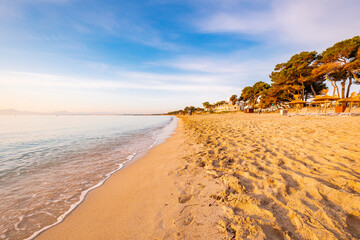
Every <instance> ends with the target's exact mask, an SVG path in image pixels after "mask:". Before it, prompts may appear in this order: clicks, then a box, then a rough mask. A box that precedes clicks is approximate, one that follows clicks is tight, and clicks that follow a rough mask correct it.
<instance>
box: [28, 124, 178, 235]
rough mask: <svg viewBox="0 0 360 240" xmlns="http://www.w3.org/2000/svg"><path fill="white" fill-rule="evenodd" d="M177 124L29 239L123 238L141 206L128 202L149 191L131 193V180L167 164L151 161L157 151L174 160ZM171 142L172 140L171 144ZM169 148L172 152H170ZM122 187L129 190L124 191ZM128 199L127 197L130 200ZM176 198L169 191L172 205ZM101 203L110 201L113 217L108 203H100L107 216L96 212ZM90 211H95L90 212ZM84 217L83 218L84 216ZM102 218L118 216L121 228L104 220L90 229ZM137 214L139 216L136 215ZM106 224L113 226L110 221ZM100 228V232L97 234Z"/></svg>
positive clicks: (132, 224) (101, 212)
mask: <svg viewBox="0 0 360 240" xmlns="http://www.w3.org/2000/svg"><path fill="white" fill-rule="evenodd" d="M174 121H175V120H174ZM180 125H181V123H180V120H178V119H177V126H176V129H175V130H173V131H172V133H171V135H170V136H169V137H167V138H166V139H165V141H162V142H160V144H156V145H155V146H154V147H152V148H150V149H148V150H146V151H144V152H142V153H139V154H138V155H137V156H135V157H134V158H133V159H132V160H129V161H127V162H126V163H124V166H123V167H122V168H121V169H119V170H117V171H116V172H115V173H113V174H111V175H110V176H109V177H108V178H107V179H106V181H104V182H103V183H102V184H101V185H99V186H97V187H95V188H93V189H92V190H91V191H89V192H88V193H87V194H86V196H85V198H84V199H83V201H82V202H81V203H80V204H78V205H77V206H76V207H75V208H74V209H73V210H72V211H71V212H70V213H69V214H68V215H67V216H65V218H64V219H63V220H62V221H61V222H59V223H56V224H55V225H53V226H51V227H49V228H48V229H46V230H44V231H42V232H40V233H38V234H37V235H36V236H32V237H31V238H29V239H101V238H103V237H104V236H108V237H112V238H113V237H115V238H116V236H118V237H121V238H122V239H124V237H125V236H124V235H123V233H124V232H128V233H129V230H126V229H128V228H129V227H131V226H134V225H135V226H136V224H134V223H133V222H132V221H130V220H129V219H131V218H136V217H135V216H136V215H137V214H134V213H135V212H136V211H134V210H135V209H136V208H138V207H141V205H142V204H141V203H140V204H139V205H137V204H135V205H137V206H134V204H132V203H134V202H136V199H135V195H137V196H142V195H144V194H145V195H149V193H148V192H147V191H146V190H149V189H137V190H140V191H137V192H136V194H135V195H132V194H131V193H129V192H131V191H132V190H131V189H134V187H135V188H136V187H137V186H135V185H134V183H131V182H132V181H139V174H141V173H144V172H146V174H150V175H152V177H155V176H154V173H151V171H149V169H151V168H158V167H169V165H168V162H165V165H167V166H161V163H160V162H157V163H156V162H151V161H152V160H154V158H157V157H158V156H159V153H165V154H161V155H163V156H162V158H164V157H165V158H166V156H169V155H172V160H173V161H176V160H177V159H178V158H177V156H176V155H177V154H178V153H177V152H176V149H177V146H178V143H179V141H181V138H180V136H179V135H180V133H179V131H180V130H179V128H180ZM174 142H176V143H175V144H174ZM169 147H170V148H169ZM171 151H172V152H173V153H172V154H171ZM156 164H160V165H156ZM120 170H121V171H120ZM140 179H141V177H140ZM144 179H146V178H144ZM139 183H140V182H137V184H139ZM158 184H161V185H162V184H163V181H160V182H158ZM117 187H120V188H122V190H117V189H114V188H117ZM163 187H164V186H163ZM124 188H125V189H126V190H129V191H124ZM172 190H173V192H174V193H175V192H176V191H175V189H172ZM142 191H144V194H142ZM145 192H146V193H145ZM114 195H115V196H114ZM145 195H144V196H145ZM114 197H115V198H116V199H118V198H120V199H121V200H123V201H122V205H123V206H119V205H118V204H115V203H114V202H113V199H114ZM128 198H130V199H131V200H130V199H128ZM176 200H177V199H176V197H175V194H173V199H171V201H172V202H173V205H176V204H175V203H176ZM171 201H170V202H171ZM104 202H107V203H109V202H110V203H112V204H111V205H112V206H113V207H114V208H116V209H117V210H118V211H117V214H116V215H117V216H114V213H112V211H109V210H110V209H112V208H111V207H109V205H108V204H104V205H103V206H101V209H102V210H104V211H105V212H107V215H104V214H103V211H102V210H101V211H99V206H100V205H102V204H103V203H104ZM138 203H139V202H138ZM129 204H130V205H132V207H133V210H132V211H133V212H132V214H126V210H125V209H127V208H129ZM120 205H121V204H120ZM125 206H126V207H125ZM157 207H162V206H159V205H157ZM94 212H96V213H95V214H94ZM109 215H111V216H113V217H112V218H110V219H109V218H108V217H107V216H109ZM125 215H126V216H125ZM84 216H86V217H85V218H84ZM102 217H103V219H108V221H109V222H113V219H116V218H117V217H120V218H121V219H119V220H118V221H120V222H122V224H120V225H121V226H123V230H120V231H118V230H114V229H113V228H112V230H110V229H109V228H108V227H107V226H108V224H110V223H109V222H108V221H106V220H105V221H104V222H103V224H100V225H101V227H99V228H97V231H95V232H94V231H93V229H94V223H95V222H97V223H99V222H98V219H99V218H102ZM137 217H139V215H137ZM85 219H86V220H85ZM90 219H91V220H90ZM154 219H155V218H154ZM84 221H86V222H87V223H89V225H88V228H86V227H85V225H87V224H86V223H84ZM92 221H94V222H92ZM90 222H92V223H90ZM125 223H128V224H129V225H131V226H125ZM110 225H112V226H114V224H110ZM74 226H83V227H84V228H85V229H84V231H82V230H79V229H78V228H77V229H75V228H74ZM82 229H83V228H82ZM91 229H92V230H91ZM115 229H118V227H117V226H116V227H115ZM104 230H105V231H104ZM109 230H110V232H111V235H109ZM133 230H134V229H133ZM101 231H104V232H102V233H100V232H101ZM135 232H136V231H135V230H134V231H133V233H135ZM141 232H144V229H142V230H141ZM126 236H128V237H129V239H130V237H131V239H132V237H133V236H134V234H130V233H129V234H127V235H126ZM125 238H126V237H125Z"/></svg>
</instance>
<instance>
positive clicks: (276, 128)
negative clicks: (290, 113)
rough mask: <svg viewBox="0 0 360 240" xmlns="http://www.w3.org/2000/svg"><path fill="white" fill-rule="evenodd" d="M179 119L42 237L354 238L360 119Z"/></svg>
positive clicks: (359, 198) (358, 232)
mask: <svg viewBox="0 0 360 240" xmlns="http://www.w3.org/2000/svg"><path fill="white" fill-rule="evenodd" d="M181 119H182V120H181V121H179V125H178V128H177V132H176V133H175V134H174V135H173V136H172V137H170V138H169V139H168V140H167V141H166V142H165V143H163V144H161V145H159V146H157V147H155V148H154V149H152V150H150V152H149V153H148V154H147V155H146V156H145V157H143V158H141V159H139V160H137V161H136V162H134V163H132V164H131V165H129V166H127V167H126V168H124V169H123V170H121V171H119V172H118V173H116V174H114V175H113V176H112V177H110V178H109V180H108V181H107V182H106V183H105V184H104V185H103V186H101V187H100V188H98V189H95V190H94V191H92V192H91V193H89V195H88V196H87V198H86V199H85V201H84V202H83V203H82V204H81V205H80V206H79V207H78V208H77V209H75V211H74V212H73V213H71V214H70V215H69V216H68V217H67V218H66V219H65V220H64V222H62V223H60V224H59V225H57V226H55V227H54V228H51V229H49V230H48V231H46V232H45V233H43V234H41V235H40V236H39V239H359V238H360V207H359V206H360V140H359V139H360V117H305V116H295V117H282V116H280V115H278V114H243V113H236V114H216V115H204V116H186V117H182V118H181Z"/></svg>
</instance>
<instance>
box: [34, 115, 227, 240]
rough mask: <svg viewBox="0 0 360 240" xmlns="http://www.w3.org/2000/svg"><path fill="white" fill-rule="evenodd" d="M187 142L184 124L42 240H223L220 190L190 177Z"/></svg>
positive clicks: (93, 193) (202, 175)
mask: <svg viewBox="0 0 360 240" xmlns="http://www.w3.org/2000/svg"><path fill="white" fill-rule="evenodd" d="M184 139H185V137H184V131H183V126H182V122H181V121H179V123H178V127H177V130H176V133H175V134H174V135H173V136H171V137H170V138H168V139H167V140H166V141H165V142H164V143H162V144H160V145H159V146H157V147H155V148H153V149H151V150H150V151H149V153H147V154H146V156H144V157H142V158H141V159H139V160H136V161H135V162H134V163H132V164H130V165H129V166H127V167H125V168H124V169H122V170H120V171H119V172H117V173H115V174H114V175H113V176H111V177H110V178H109V179H108V180H107V181H106V182H105V184H104V185H103V186H101V187H99V188H97V189H95V190H93V191H91V192H90V193H89V194H88V195H87V197H86V199H85V200H84V202H83V203H82V204H80V206H79V207H78V208H76V209H75V210H74V211H73V212H72V213H71V214H70V215H69V216H68V217H67V218H65V220H64V221H63V222H61V223H60V224H58V225H56V226H55V227H53V228H50V229H49V230H47V231H45V232H44V233H42V234H41V235H39V237H37V238H36V239H209V238H210V239H223V237H224V236H225V235H224V233H222V232H221V231H220V229H218V228H217V227H216V225H217V221H218V215H219V214H220V213H221V209H220V208H219V209H218V212H216V211H213V212H212V207H211V206H209V204H211V203H212V202H214V201H213V200H212V199H210V198H208V195H209V192H210V191H213V190H214V189H217V188H219V184H216V186H215V183H214V181H211V182H208V181H207V180H206V179H205V173H199V174H196V173H194V172H192V173H189V172H188V169H187V165H186V164H184V162H185V161H184V156H186V155H188V154H189V150H190V148H189V146H187V147H185V145H186V143H185V142H184ZM194 174H195V175H196V176H194ZM200 180H201V184H202V185H200ZM204 180H205V181H204ZM197 181H198V183H199V185H196V186H193V184H195V183H196V182H197ZM200 194H202V195H201V196H200ZM204 198H206V200H205V201H204ZM194 208H195V209H196V208H199V209H196V210H195V211H193V209H194ZM195 214H196V215H197V218H196V219H195Z"/></svg>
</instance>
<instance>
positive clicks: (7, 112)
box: [0, 108, 43, 115]
mask: <svg viewBox="0 0 360 240" xmlns="http://www.w3.org/2000/svg"><path fill="white" fill-rule="evenodd" d="M39 114H43V113H39V112H29V111H18V110H15V109H11V108H9V109H3V110H0V115H39Z"/></svg>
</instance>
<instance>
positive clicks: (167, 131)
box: [25, 117, 178, 240]
mask: <svg viewBox="0 0 360 240" xmlns="http://www.w3.org/2000/svg"><path fill="white" fill-rule="evenodd" d="M177 122H178V119H177V118H176V117H174V118H173V119H172V120H171V121H170V122H169V124H168V125H166V126H165V127H164V129H163V130H162V131H163V132H161V133H160V134H159V135H158V136H157V138H156V140H155V141H154V143H153V144H152V145H151V146H150V147H148V148H146V149H144V150H142V151H139V152H137V153H135V154H132V155H129V156H127V160H126V161H124V162H122V163H120V164H119V167H118V168H117V169H115V170H114V171H112V172H110V173H107V174H106V177H105V178H104V179H103V180H101V181H100V182H99V183H97V184H95V185H94V186H92V187H90V188H89V189H86V190H84V191H83V192H81V196H80V199H79V201H78V202H76V203H73V204H72V205H71V206H70V208H69V209H68V210H67V211H66V212H64V213H63V214H62V215H61V216H59V217H58V221H57V222H55V223H53V224H50V225H48V226H46V227H44V228H43V229H40V230H38V231H36V232H34V233H33V234H32V235H31V236H29V237H27V238H25V239H26V240H30V239H37V238H38V237H39V236H40V235H42V234H43V233H44V232H46V231H48V230H49V229H51V228H53V227H56V226H57V225H59V224H61V223H62V222H63V221H65V219H66V218H67V217H68V216H69V215H71V214H72V213H73V211H75V210H76V209H77V208H78V207H79V206H80V205H81V204H82V203H83V202H84V201H85V199H86V198H87V196H88V194H89V193H90V192H92V191H93V190H96V189H97V188H99V187H101V186H103V185H104V184H105V183H106V182H107V181H108V179H109V178H111V177H112V176H113V175H114V174H117V173H118V172H120V171H121V170H124V169H125V168H126V167H128V166H130V165H131V164H133V163H135V162H136V161H138V160H140V159H141V158H143V157H144V156H146V155H147V154H148V152H149V151H151V150H152V149H153V148H155V147H157V146H159V145H161V144H162V143H164V142H165V141H166V140H167V139H168V138H170V137H171V136H173V135H174V134H175V131H176V129H177ZM174 125H175V126H174Z"/></svg>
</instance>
